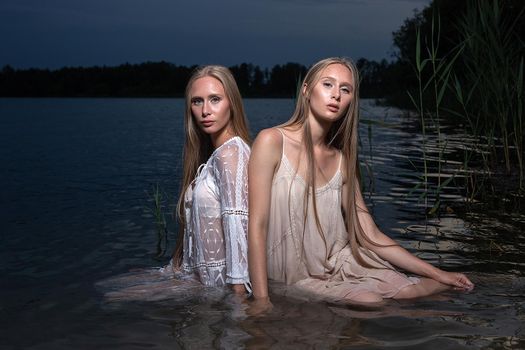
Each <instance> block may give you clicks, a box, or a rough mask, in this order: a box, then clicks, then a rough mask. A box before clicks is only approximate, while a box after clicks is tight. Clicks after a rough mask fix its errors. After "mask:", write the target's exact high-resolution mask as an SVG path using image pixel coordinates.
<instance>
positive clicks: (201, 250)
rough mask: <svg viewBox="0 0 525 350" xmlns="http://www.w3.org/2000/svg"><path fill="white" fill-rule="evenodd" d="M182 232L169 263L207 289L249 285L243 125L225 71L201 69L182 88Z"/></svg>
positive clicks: (246, 150) (235, 92) (230, 78)
mask: <svg viewBox="0 0 525 350" xmlns="http://www.w3.org/2000/svg"><path fill="white" fill-rule="evenodd" d="M184 123H185V135H186V136H185V137H186V140H185V144H184V163H183V179H182V190H181V193H180V197H179V201H178V205H177V214H178V220H179V224H180V227H181V230H180V233H179V240H178V242H177V247H176V250H175V253H174V255H173V258H172V261H171V263H170V266H169V267H171V268H173V270H174V272H175V273H176V274H179V275H180V274H182V275H183V276H190V277H193V278H196V279H197V280H199V281H200V282H201V283H202V284H204V285H206V286H225V285H230V286H231V287H232V289H233V290H234V291H236V292H243V291H245V286H248V284H249V277H248V259H247V238H246V235H247V230H248V184H247V180H248V178H247V166H248V159H249V156H250V148H249V146H248V144H249V142H250V138H249V135H248V127H247V121H246V117H245V113H244V107H243V104H242V100H241V95H240V93H239V89H238V87H237V84H236V83H235V80H234V78H233V76H232V74H231V72H230V71H229V70H228V69H227V68H225V67H222V66H205V67H201V68H199V69H198V70H196V71H195V72H194V74H193V75H192V76H191V78H190V80H189V82H188V85H187V86H186V109H185V117H184Z"/></svg>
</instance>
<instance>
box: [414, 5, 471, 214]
mask: <svg viewBox="0 0 525 350" xmlns="http://www.w3.org/2000/svg"><path fill="white" fill-rule="evenodd" d="M416 30H417V32H416V56H415V67H414V71H415V74H416V77H417V81H418V90H417V95H415V94H412V93H410V91H409V92H408V95H409V97H410V100H411V101H412V103H413V105H414V108H415V110H416V112H417V114H418V116H419V119H420V122H421V133H422V147H421V150H422V159H423V170H422V177H421V183H420V184H417V185H416V187H417V188H421V187H423V192H422V194H421V197H422V198H424V199H425V207H427V208H428V205H429V202H428V199H429V196H430V195H433V203H432V207H431V208H430V209H429V210H428V212H427V213H428V214H435V213H436V212H437V211H438V210H439V207H440V205H441V200H440V193H441V192H442V190H443V188H444V187H445V186H447V185H448V184H449V183H450V181H451V180H452V179H454V177H455V174H454V175H453V176H449V177H448V178H447V179H446V180H445V181H443V182H442V164H443V162H444V160H445V159H444V155H445V151H446V147H447V140H446V138H445V137H444V136H443V135H442V133H441V119H442V116H441V110H442V103H443V97H444V96H445V92H446V91H447V90H448V87H449V85H450V84H449V81H450V78H451V76H452V72H453V67H454V63H455V62H456V61H457V60H458V58H459V57H460V54H461V52H462V46H459V47H457V48H455V49H454V50H453V51H452V52H450V53H449V54H448V55H445V56H444V57H440V55H439V40H440V34H441V19H440V16H439V13H438V14H437V15H436V16H433V17H432V23H431V36H430V42H428V43H426V46H425V48H424V49H425V50H423V51H424V52H425V53H426V54H425V58H423V55H424V52H422V42H421V32H420V30H419V28H417V29H416ZM426 67H428V69H427V71H428V72H425V68H426ZM429 132H430V133H432V132H434V133H435V139H436V146H435V147H434V148H436V149H437V152H438V154H437V160H436V167H437V183H436V184H430V183H429V179H428V175H429V168H430V166H429V162H430V157H429V153H430V150H429V134H428V133H429ZM433 136H434V135H433Z"/></svg>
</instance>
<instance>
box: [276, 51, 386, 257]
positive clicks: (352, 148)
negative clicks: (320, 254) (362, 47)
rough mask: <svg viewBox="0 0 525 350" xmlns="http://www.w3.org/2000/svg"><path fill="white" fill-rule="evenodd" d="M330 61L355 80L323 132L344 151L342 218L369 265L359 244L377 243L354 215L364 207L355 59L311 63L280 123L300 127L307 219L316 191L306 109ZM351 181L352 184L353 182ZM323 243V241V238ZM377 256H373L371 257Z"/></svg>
mask: <svg viewBox="0 0 525 350" xmlns="http://www.w3.org/2000/svg"><path fill="white" fill-rule="evenodd" d="M332 64H341V65H343V66H345V67H347V68H348V70H350V72H351V74H352V77H353V81H354V90H353V94H354V97H353V99H352V101H351V102H350V105H349V107H348V109H347V111H346V113H345V115H344V116H342V117H341V118H339V119H338V120H337V121H336V122H334V123H333V124H332V126H331V128H330V130H329V131H328V133H327V135H326V139H325V142H326V144H327V145H329V146H332V147H334V148H336V149H338V150H340V151H341V153H342V155H343V160H344V165H345V169H343V171H344V172H345V173H346V178H347V181H349V183H350V184H351V185H350V186H348V196H347V198H346V201H347V202H346V203H345V204H346V210H345V212H344V213H343V214H344V219H345V225H346V229H347V232H348V235H349V239H350V246H351V250H352V254H353V255H354V257H355V258H356V260H357V261H358V262H359V264H361V265H362V266H367V267H371V265H370V264H368V263H366V262H365V260H364V259H363V258H362V256H361V254H360V250H359V247H364V246H365V242H368V243H371V244H374V245H377V243H375V242H373V241H371V240H370V239H369V238H368V237H367V236H366V234H365V233H364V231H363V228H362V227H361V225H360V223H359V219H358V216H357V212H358V210H365V209H364V208H358V206H357V204H356V194H357V188H358V186H360V174H359V157H358V139H359V137H358V127H359V73H358V71H357V68H356V66H355V65H354V63H353V62H352V61H351V60H349V59H347V58H341V57H330V58H326V59H324V60H321V61H319V62H317V63H316V64H314V65H313V66H312V67H311V68H310V69H309V70H308V72H307V73H306V76H305V77H304V80H303V83H302V87H303V88H304V93H303V88H301V89H299V90H298V93H297V102H296V106H295V111H294V113H293V114H292V117H291V118H290V119H289V120H288V121H287V122H286V123H285V124H283V125H282V127H292V128H300V129H301V131H302V140H303V144H304V147H305V151H306V161H307V163H306V164H307V168H306V169H307V171H306V179H305V180H306V182H307V184H308V188H307V189H305V194H304V207H305V211H304V215H305V220H306V215H307V207H308V204H309V203H310V199H309V197H310V194H311V193H315V189H314V187H315V185H314V184H315V160H314V147H313V141H312V134H311V129H310V124H309V121H308V112H309V109H310V95H311V93H312V89H313V88H314V86H315V85H316V84H317V82H318V81H319V79H321V73H322V72H323V70H324V69H325V68H326V67H328V66H329V65H332ZM352 182H353V184H352ZM311 198H312V209H313V212H314V215H315V222H316V225H317V228H318V230H319V233H320V234H321V236H322V238H323V240H324V239H325V235H324V233H323V229H322V227H321V224H320V221H319V215H318V213H317V203H316V199H315V195H312V196H311ZM325 243H326V241H325ZM364 251H365V254H366V255H368V256H370V254H369V251H368V250H367V249H365V250H364ZM374 260H376V259H374Z"/></svg>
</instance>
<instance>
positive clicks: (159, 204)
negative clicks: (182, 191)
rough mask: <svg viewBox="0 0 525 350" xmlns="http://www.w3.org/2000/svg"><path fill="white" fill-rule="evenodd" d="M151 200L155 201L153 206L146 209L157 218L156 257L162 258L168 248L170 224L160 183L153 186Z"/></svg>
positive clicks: (150, 194)
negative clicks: (166, 215)
mask: <svg viewBox="0 0 525 350" xmlns="http://www.w3.org/2000/svg"><path fill="white" fill-rule="evenodd" d="M148 195H149V197H150V199H151V201H152V202H153V204H152V207H147V208H146V211H148V212H149V213H151V214H152V215H153V218H154V220H155V228H156V233H157V244H156V253H155V255H154V258H155V259H161V258H163V257H164V254H165V253H166V251H167V249H168V243H169V242H168V240H169V231H168V225H167V222H166V217H165V215H164V207H165V205H166V203H165V202H166V199H165V197H166V195H165V193H164V192H163V191H162V190H161V188H160V186H159V184H158V183H157V184H155V185H154V186H153V188H152V191H151V193H148Z"/></svg>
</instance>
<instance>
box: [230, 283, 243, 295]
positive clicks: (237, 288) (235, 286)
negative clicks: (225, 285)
mask: <svg viewBox="0 0 525 350" xmlns="http://www.w3.org/2000/svg"><path fill="white" fill-rule="evenodd" d="M230 288H231V290H232V291H233V292H234V293H235V294H237V295H244V294H246V288H245V287H244V284H231V285H230Z"/></svg>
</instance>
